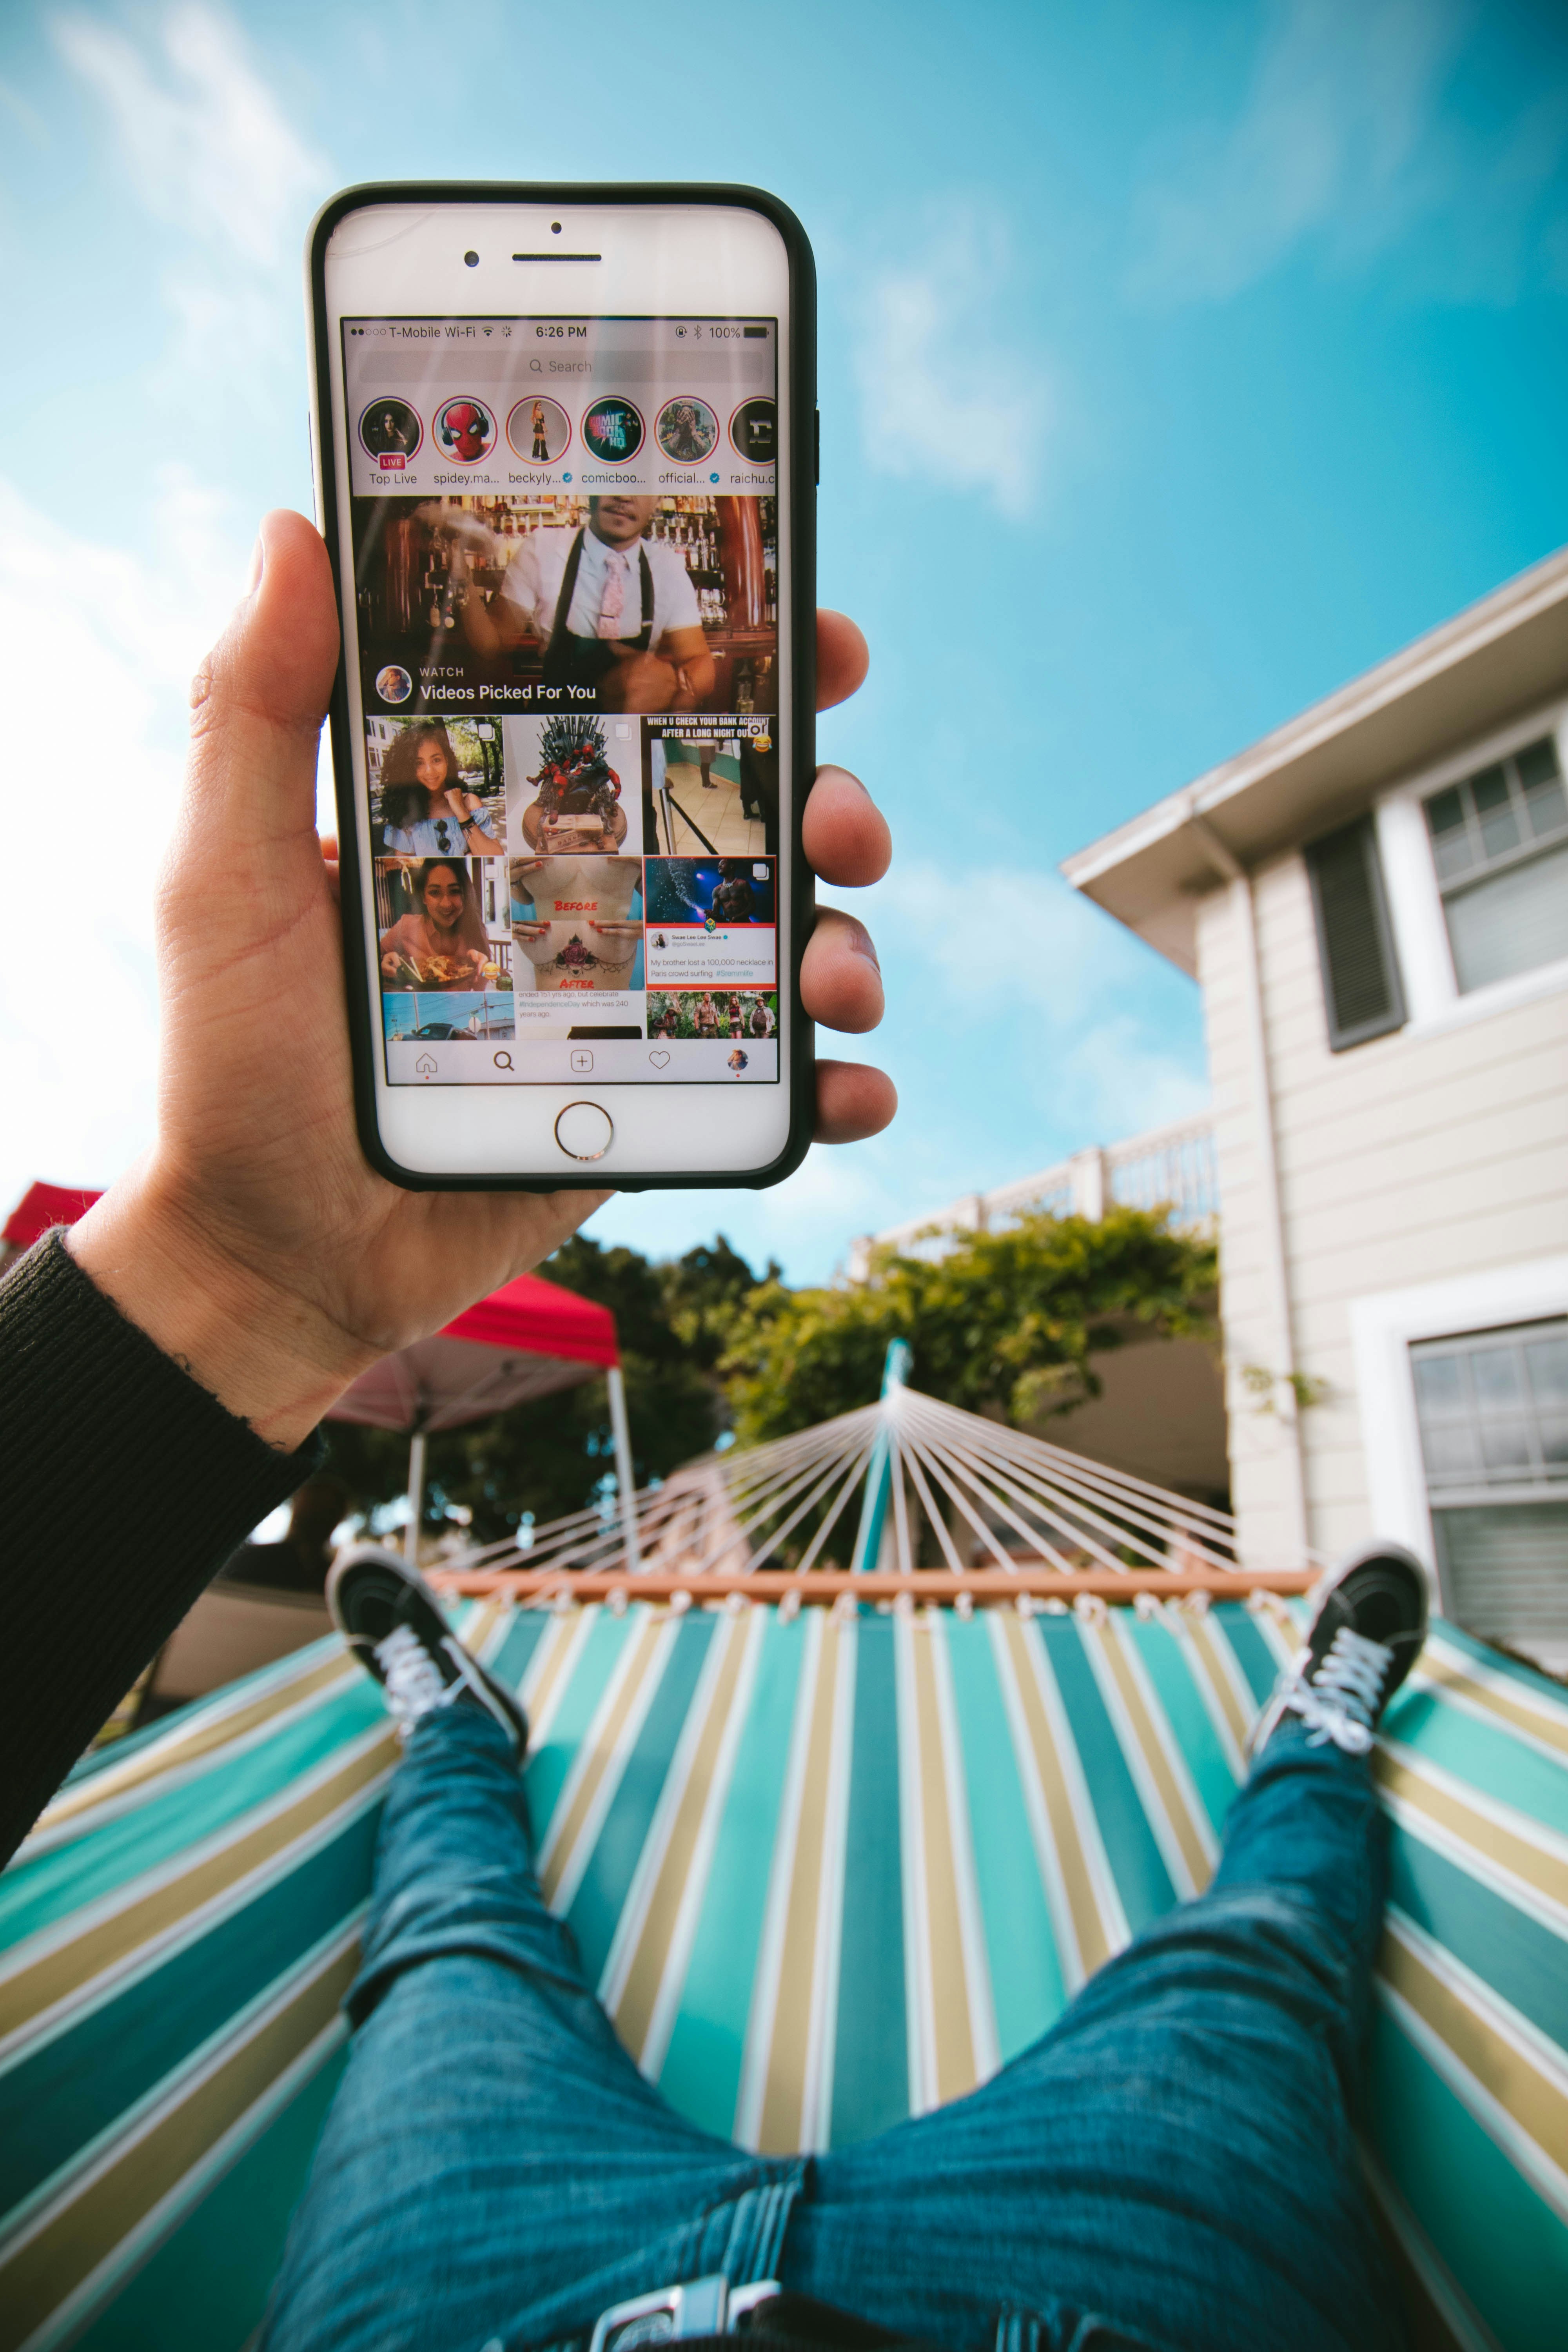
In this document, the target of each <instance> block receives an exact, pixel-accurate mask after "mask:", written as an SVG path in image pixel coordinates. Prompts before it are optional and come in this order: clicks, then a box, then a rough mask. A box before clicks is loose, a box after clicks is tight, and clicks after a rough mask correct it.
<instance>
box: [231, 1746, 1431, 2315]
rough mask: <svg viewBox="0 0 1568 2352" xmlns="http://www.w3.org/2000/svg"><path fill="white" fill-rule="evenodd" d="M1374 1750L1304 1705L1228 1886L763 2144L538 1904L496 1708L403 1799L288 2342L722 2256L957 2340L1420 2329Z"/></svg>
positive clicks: (586, 2301) (636, 2290)
mask: <svg viewBox="0 0 1568 2352" xmlns="http://www.w3.org/2000/svg"><path fill="white" fill-rule="evenodd" d="M1383 1901H1384V1836H1383V1825H1382V1820H1381V1816H1380V1814H1379V1812H1378V1810H1377V1807H1376V1804H1375V1802H1374V1801H1373V1792H1372V1784H1371V1779H1370V1775H1369V1773H1368V1770H1367V1766H1366V1763H1365V1761H1364V1759H1361V1758H1356V1757H1350V1756H1346V1755H1343V1754H1342V1753H1341V1751H1340V1750H1339V1749H1338V1748H1334V1747H1331V1746H1325V1747H1321V1748H1310V1747H1309V1746H1308V1745H1307V1741H1306V1734H1305V1730H1304V1727H1302V1726H1301V1725H1300V1723H1298V1722H1297V1721H1296V1719H1295V1718H1294V1717H1289V1716H1288V1717H1286V1718H1285V1722H1284V1724H1283V1725H1282V1727H1280V1729H1279V1731H1278V1732H1277V1733H1276V1734H1275V1736H1274V1738H1272V1739H1271V1740H1270V1741H1269V1743H1268V1748H1267V1749H1266V1750H1265V1752H1264V1755H1263V1757H1262V1759H1260V1761H1259V1763H1258V1768H1257V1769H1255V1771H1254V1772H1253V1775H1252V1778H1251V1780H1250V1781H1249V1782H1248V1784H1247V1788H1246V1789H1245V1790H1244V1791H1243V1792H1242V1793H1241V1795H1240V1796H1239V1797H1238V1798H1237V1803H1236V1806H1235V1808H1234V1811H1233V1812H1232V1815H1231V1819H1230V1823H1229V1829H1228V1835H1227V1838H1226V1851H1225V1857H1224V1860H1223V1862H1222V1864H1221V1866H1220V1869H1219V1873H1218V1874H1217V1876H1216V1878H1215V1883H1214V1885H1213V1886H1212V1888H1211V1889H1210V1891H1209V1892H1208V1893H1207V1894H1205V1895H1203V1896H1201V1897H1200V1898H1199V1899H1198V1900H1197V1901H1195V1902H1193V1903H1188V1904H1185V1905H1184V1906H1182V1907H1181V1908H1180V1909H1179V1910H1176V1911H1174V1912H1172V1913H1170V1914H1169V1915H1168V1916H1166V1917H1164V1918H1163V1919H1161V1920H1159V1921H1158V1922H1157V1923H1156V1924H1155V1925H1154V1926H1153V1927H1151V1928H1149V1929H1148V1930H1147V1931H1146V1932H1145V1933H1144V1934H1143V1935H1142V1936H1141V1937H1139V1938H1138V1940H1137V1941H1136V1942H1135V1943H1134V1944H1132V1945H1131V1946H1130V1947H1129V1948H1127V1949H1126V1950H1125V1951H1124V1952H1122V1953H1121V1955H1120V1956H1119V1957H1118V1958H1116V1959H1114V1960H1112V1961H1111V1962H1110V1964H1109V1966H1107V1967H1105V1968H1103V1969H1101V1970H1100V1973H1099V1974H1098V1975H1097V1976H1096V1977H1095V1978H1093V1979H1092V1980H1091V1981H1090V1982H1089V1984H1088V1985H1087V1986H1086V1987H1085V1988H1084V1990H1082V1991H1081V1992H1080V1993H1079V1996H1078V1998H1077V1999H1076V2000H1074V2001H1073V2003H1072V2004H1071V2006H1070V2008H1068V2010H1067V2011H1066V2012H1065V2013H1064V2014H1063V2015H1062V2017H1061V2018H1059V2019H1058V2022H1057V2023H1056V2024H1055V2025H1054V2026H1053V2027H1052V2028H1051V2030H1050V2032H1048V2033H1046V2034H1044V2035H1043V2036H1042V2037H1041V2039H1040V2040H1039V2041H1038V2042H1036V2043H1035V2044H1034V2046H1033V2047H1032V2048H1031V2049H1029V2050H1026V2052H1024V2053H1023V2054H1022V2055H1021V2056H1020V2057H1018V2058H1016V2059H1015V2060H1014V2061H1013V2063H1011V2064H1010V2065H1008V2066H1006V2067H1005V2068H1004V2069H1003V2071H1002V2072H1001V2073H1000V2074H997V2075H995V2076H994V2077H993V2079H992V2080H991V2081H990V2082H989V2083H987V2084H984V2086H983V2087H982V2088H981V2089H979V2090H978V2091H975V2092H974V2093H973V2095H971V2096H970V2097H968V2098H966V2099H962V2100H959V2101H957V2102H956V2103H955V2104H954V2105H952V2106H949V2107H945V2108H942V2109H941V2110H940V2111H939V2112H937V2113H936V2114H934V2115H929V2116H921V2117H919V2118H918V2119H916V2120H914V2121H911V2122H909V2123H904V2124H900V2125H899V2126H896V2127H895V2128H894V2129H892V2130H890V2131H888V2132H884V2133H883V2134H881V2135H880V2136H879V2137H877V2138H875V2139H871V2140H867V2141H864V2142H862V2143H860V2144H859V2145H858V2146H856V2147H846V2148H842V2149H836V2150H834V2152H833V2153H832V2154H831V2155H827V2156H820V2157H815V2158H780V2157H756V2156H748V2155H746V2154H745V2153H743V2152H742V2150H740V2149H738V2148H736V2147H731V2146H730V2145H729V2144H728V2143H727V2142H725V2141H721V2140H718V2139H714V2138H712V2137H710V2136H709V2135H708V2134H707V2133H706V2132H702V2131H699V2130H698V2129H696V2128H695V2127H694V2126H692V2125H690V2124H688V2123H686V2122H684V2121H683V2120H682V2119H681V2117H680V2116H678V2115H676V2114H675V2113H674V2112H673V2110H672V2109H671V2108H670V2107H669V2106H668V2105H667V2104H666V2102H665V2101H664V2099H663V2098H662V2097H661V2096H660V2095H659V2094H658V2091H657V2090H655V2089H654V2088H653V2087H652V2086H651V2085H650V2084H648V2083H647V2082H645V2081H644V2079H643V2077H642V2076H641V2075H640V2074H638V2073H637V2068H636V2067H635V2066H634V2065H633V2064H632V2063H631V2061H630V2059H629V2058H627V2057H626V2053H625V2052H624V2051H623V2050H622V2049H621V2047H620V2044H619V2043H618V2042H616V2038H615V2035H614V2034H613V2032H611V2029H610V2026H609V2023H608V2021H607V2019H606V2018H605V2013H604V2011H602V2010H601V2009H600V2007H599V2005H598V2003H597V2001H596V2000H595V1999H594V1997H593V1995H592V1993H591V1992H590V1991H589V1990H588V1988H587V1986H586V1984H585V1983H584V1979H583V1975H582V1971H581V1969H580V1968H579V1965H578V1961H577V1958H576V1954H575V1951H574V1948H573V1945H572V1941H571V1938H570V1936H569V1934H568V1932H567V1930H566V1929H565V1927H563V1925H562V1924H561V1923H560V1922H559V1921H558V1920H556V1919H553V1918H552V1916H550V1914H549V1912H548V1911H547V1910H546V1909H545V1907H544V1905H543V1902H542V1898H541V1896H540V1893H539V1886H538V1882H537V1880H536V1878H535V1876H534V1872H533V1864H532V1859H531V1852H530V1845H529V1836H528V1829H527V1820H526V1811H525V1807H524V1803H523V1798H522V1790H521V1783H520V1781H519V1780H518V1778H517V1775H516V1773H515V1771H514V1770H513V1769H512V1767H511V1765H510V1760H509V1758H508V1754H507V1749H506V1745H505V1742H504V1740H503V1738H502V1737H501V1734H500V1731H499V1729H498V1728H497V1727H496V1726H495V1725H494V1724H493V1723H492V1722H491V1721H490V1719H489V1717H488V1716H485V1715H482V1714H480V1713H479V1710H478V1709H477V1708H469V1707H467V1706H456V1707H450V1708H447V1710H445V1711H444V1712H443V1713H441V1714H439V1715H435V1716H432V1717H427V1718H426V1721H425V1722H424V1723H422V1724H421V1725H420V1726H419V1727H418V1728H417V1729H416V1732H415V1734H414V1736H413V1738H411V1739H410V1741H409V1743H408V1749H407V1753H406V1756H405V1759H404V1762H403V1764H402V1767H401V1769H399V1771H398V1772H397V1774H396V1776H395V1780H394V1783H393V1787H392V1790H391V1793H390V1795H389V1797H388V1800H387V1805H386V1812H385V1820H384V1826H383V1830H382V1834H381V1850H380V1856H379V1860H378V1864H377V1870H376V1886H375V1897H374V1905H373V1908H372V1914H371V1919H370V1923H369V1927H368V1930H367V1934H366V1940H365V1948H364V1962H363V1969H362V1971H361V1974H360V1976H359V1978H358V1980H357V1982H356V1983H355V1985H354V1988H353V1991H352V1992H351V1994H350V1996H349V2009H350V2014H351V2016H352V2018H353V2021H354V2024H355V2027H356V2032H355V2035H354V2041H353V2049H352V2053H351V2056H350V2059H349V2063H348V2066H347V2069H346V2071H345V2074H344V2077H343V2081H342V2085H341V2086H340V2088H339V2091H338V2095H337V2098H336V2100H335V2102H334V2104H333V2106H332V2109H331V2115H330V2116H329V2118H328V2121H327V2125H326V2127H325V2130H324V2133H323V2135H322V2138H321V2147H320V2149H319V2150H318V2153H317V2157H316V2161H315V2166H314V2169H313V2171H312V2174H311V2179H310V2187H309V2189H308V2190H307V2191H306V2194H305V2197H304V2199H303V2201H302V2202H301V2204H300V2210H299V2211H298V2213H297V2214H296V2216H295V2219H294V2224H293V2229H292V2231H291V2234H290V2237H289V2247H288V2252H287V2253H286V2256H285V2259H284V2263H283V2268H282V2272H281V2273H280V2276H279V2282H278V2285H277V2289H276V2291H275V2295H274V2301H273V2306H272V2310H271V2314H270V2317H269V2320H268V2326H267V2327H266V2329H265V2330H264V2333H263V2337H262V2342H263V2344H264V2346H265V2347H267V2352H327V2347H331V2352H396V2347H409V2352H532V2348H533V2347H546V2346H550V2347H560V2346H565V2345H569V2344H581V2343H582V2342H583V2341H584V2339H585V2338H586V2336H587V2334H588V2332H589V2331H590V2330H591V2328H592V2326H593V2325H594V2322H595V2318H596V2317H597V2316H598V2315H599V2313H600V2312H602V2311H603V2310H604V2309H605V2307H606V2306H607V2305H610V2304H613V2303H617V2302H620V2301H621V2300H623V2299H624V2298H625V2297H627V2296H630V2295H634V2294H643V2293H645V2292H647V2290H649V2289H652V2288H655V2287H659V2286H663V2285H665V2284H668V2283H669V2282H671V2281H674V2280H679V2279H691V2278H700V2277H703V2276H706V2275H708V2274H710V2273H714V2272H718V2271H722V2272H723V2273H725V2274H726V2275H727V2276H728V2278H729V2280H730V2283H731V2285H732V2286H740V2285H746V2284H752V2283H753V2282H755V2281H757V2280H760V2279H764V2278H777V2279H779V2280H781V2281H782V2282H783V2284H784V2286H785V2287H787V2288H793V2289H795V2290H796V2291H797V2292H799V2293H801V2294H809V2295H814V2296H816V2297H817V2298H819V2299H820V2300H821V2301H823V2302H826V2303H830V2304H834V2305H837V2306H838V2307H839V2308H840V2309H842V2310H846V2311H850V2312H855V2313H858V2314H860V2315H862V2316H864V2317H866V2318H868V2319H874V2320H878V2321H880V2322H881V2323H882V2324H883V2325H884V2326H889V2327H892V2328H895V2329H898V2330H899V2331H900V2332H901V2333H904V2334H907V2335H910V2336H922V2337H925V2338H927V2339H930V2340H931V2341H934V2342H935V2343H936V2344H938V2345H942V2346H947V2347H953V2352H985V2348H986V2347H994V2352H1090V2347H1100V2352H1111V2347H1117V2346H1123V2345H1129V2344H1143V2343H1147V2344H1152V2345H1153V2346H1155V2347H1161V2352H1262V2347H1268V2352H1383V2347H1390V2352H1393V2347H1397V2346H1398V2345H1400V2344H1401V2343H1402V2342H1403V2335H1404V2331H1403V2326H1402V2324H1401V2320H1400V2317H1399V2313H1398V2307H1397V2303H1396V2299H1395V2296H1394V2290H1393V2286H1392V2283H1391V2280H1390V2278H1389V2276H1388V2274H1387V2272H1386V2270H1385V2268H1384V2263H1383V2260H1382V2257H1381V2254H1380V2252H1379V2250H1378V2246H1377V2243H1376V2241H1375V2239H1374V2237H1373V2232H1372V2229H1371V2225H1370V2223H1369V2220H1368V2217H1367V2211H1366V2207H1365V2201H1364V2196H1363V2189H1362V2185H1361V2180H1360V2177H1359V2174H1358V2170H1357V2165H1356V2157H1355V2148H1354V2143H1353V2139H1352V2127H1351V2120H1350V2118H1351V2115H1352V2111H1353V2107H1354V2104H1355V2099H1356V2094H1357V2078H1358V2072H1359V2063H1360V2055H1361V2049H1362V2044H1363V2038H1364V2032H1365V2026H1366V2021H1367V2018H1366V2012H1367V2006H1368V1994H1369V1978H1370V1971H1371V1965H1372V1959H1373V1951H1374V1949H1375V1945H1376V1939H1377V1935H1378V1928H1379V1922H1380V1919H1381V1916H1382V1910H1383Z"/></svg>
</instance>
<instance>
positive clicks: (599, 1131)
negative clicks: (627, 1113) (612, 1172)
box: [555, 1102, 616, 1160]
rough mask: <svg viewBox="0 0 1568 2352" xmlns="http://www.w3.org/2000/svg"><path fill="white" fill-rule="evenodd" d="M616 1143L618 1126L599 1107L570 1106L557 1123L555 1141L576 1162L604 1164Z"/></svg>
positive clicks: (594, 1104)
mask: <svg viewBox="0 0 1568 2352" xmlns="http://www.w3.org/2000/svg"><path fill="white" fill-rule="evenodd" d="M615 1139H616V1129H615V1122H614V1121H613V1120H612V1118H611V1117H610V1115H609V1113H608V1111H604V1110H601V1109H600V1108H599V1106H598V1104H597V1103H591V1102H576V1103H568V1104H567V1106H566V1108H565V1109H564V1110H563V1112H562V1114H561V1116H560V1118H558V1119H557V1120H556V1122H555V1140H556V1142H557V1143H558V1144H559V1145H560V1146H561V1149H562V1150H563V1151H564V1152H567V1153H569V1154H570V1156H571V1157H572V1158H573V1159H574V1160H602V1159H603V1158H604V1156H605V1152H606V1151H608V1150H609V1148H610V1146H611V1144H612V1143H613V1142H614V1141H615Z"/></svg>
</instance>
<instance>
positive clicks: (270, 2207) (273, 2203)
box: [72, 2045, 348, 2352]
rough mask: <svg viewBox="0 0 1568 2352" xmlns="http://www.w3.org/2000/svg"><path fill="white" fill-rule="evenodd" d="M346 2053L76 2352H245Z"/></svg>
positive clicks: (212, 2193) (190, 2218)
mask: <svg viewBox="0 0 1568 2352" xmlns="http://www.w3.org/2000/svg"><path fill="white" fill-rule="evenodd" d="M347 2056H348V2053H347V2050H346V2049H345V2048H344V2047H342V2045H340V2046H339V2047H338V2048H337V2049H336V2050H334V2051H333V2052H332V2053H331V2057H330V2058H328V2059H327V2061H326V2063H324V2064H323V2065H322V2066H321V2068H320V2069H319V2070H318V2072H317V2073H316V2074H312V2076H311V2077H310V2081H309V2082H308V2083H306V2084H302V2085H301V2087H300V2090H299V2091H297V2092H296V2094H295V2095H294V2097H293V2098H292V2099H291V2100H290V2101H289V2105H287V2106H286V2107H285V2108H284V2110H283V2112H282V2114H281V2115H280V2116H274V2118H273V2120H272V2122H271V2123H270V2124H269V2125H268V2127H267V2129H266V2130H265V2131H264V2132H263V2133H262V2135H261V2137H260V2138H259V2139H258V2141H257V2142H256V2144H255V2146H254V2147H248V2148H247V2149H246V2151H245V2154H244V2155H243V2156H242V2157H241V2158H240V2159H239V2161H238V2163H237V2164H236V2166H235V2167H234V2168H233V2170H232V2171H231V2172H226V2174H225V2175H224V2177H223V2179H221V2180H220V2181H218V2182H217V2183H216V2185H215V2186H214V2187H213V2188H212V2189H210V2190H209V2191H208V2193H207V2195H206V2196H205V2198H204V2199H203V2200H202V2201H201V2203H200V2204H199V2205H198V2206H197V2207H196V2209H195V2211H194V2212H193V2213H191V2214H189V2215H187V2217H186V2219H185V2220H184V2221H183V2222H182V2223H181V2225H180V2227H179V2228H178V2229H177V2230H176V2231H175V2232H174V2236H173V2237H172V2238H171V2239H170V2240H169V2241H168V2242H167V2243H166V2244H165V2245H163V2246H160V2247H159V2249H158V2251H157V2252H156V2253H155V2254H154V2255H153V2258H152V2260H151V2262H149V2263H147V2265H146V2267H145V2269H143V2270H141V2271H139V2272H138V2273H137V2274H136V2276H135V2277H134V2278H133V2279H132V2281H131V2283H130V2284H129V2285H128V2286H126V2287H125V2288H124V2289H123V2291H122V2292H121V2294H118V2295H117V2296H116V2297H115V2298H114V2300H113V2302H112V2303H110V2305H109V2307H108V2309H107V2310H105V2311H103V2312H101V2313H100V2315H99V2317H98V2318H97V2319H96V2320H95V2321H94V2322H93V2324H92V2325H91V2326H89V2329H88V2330H87V2333H86V2334H85V2335H84V2336H76V2337H74V2338H73V2339H72V2341H73V2345H74V2346H75V2347H76V2352H171V2347H175V2346H178V2347H180V2352H195V2348H196V2347H200V2352H242V2347H245V2346H246V2345H247V2343H248V2341H249V2339H250V2337H251V2336H253V2335H254V2333H255V2331H256V2329H257V2328H258V2326H260V2324H261V2318H262V2315H263V2313H264V2312H265V2311H266V2308H267V2298H268V2294H269V2293H270V2292H271V2288H272V2282H273V2279H274V2278H275V2277H276V2276H277V2273H278V2266H279V2263H280V2262H281V2261H282V2259H283V2241H284V2239H285V2237H286V2236H287V2234H288V2229H289V2214H290V2213H291V2211H292V2210H293V2208H294V2206H295V2204H296V2203H297V2202H298V2200H299V2196H300V2188H301V2186H302V2185H303V2182H304V2179H305V2175H306V2172H307V2171H308V2170H309V2168H310V2158H311V2156H312V2154H313V2153H314V2151H315V2146H316V2142H317V2139H318V2138H319V2137H320V2136H321V2125H322V2123H323V2121H324V2120H325V2117H326V2112H327V2108H328V2106H329V2105H331V2097H332V2094H333V2092H334V2091H335V2090H336V2089H337V2087H338V2082H339V2079H340V2077H341V2076H342V2071H343V2067H344V2064H345V2063H346V2061H347Z"/></svg>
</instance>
